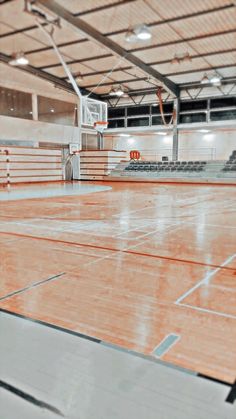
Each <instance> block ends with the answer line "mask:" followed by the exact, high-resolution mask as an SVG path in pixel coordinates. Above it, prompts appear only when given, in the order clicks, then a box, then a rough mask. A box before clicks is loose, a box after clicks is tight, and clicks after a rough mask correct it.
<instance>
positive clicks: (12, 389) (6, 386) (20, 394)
mask: <svg viewBox="0 0 236 419" xmlns="http://www.w3.org/2000/svg"><path fill="white" fill-rule="evenodd" d="M1 387H2V388H4V389H5V390H7V391H9V392H10V393H13V394H15V395H16V396H18V397H20V398H21V399H24V400H25V401H27V402H29V403H31V404H33V405H34V406H37V407H40V408H41V409H47V410H49V411H50V412H53V413H56V414H57V415H59V416H62V417H64V415H63V413H62V412H61V411H60V410H59V409H57V408H56V407H55V406H52V405H51V404H49V403H46V402H44V401H42V400H39V399H36V398H35V397H34V396H31V394H28V393H26V392H25V391H23V390H20V389H19V388H17V387H14V386H12V385H11V384H9V383H6V382H5V381H2V380H0V388H1Z"/></svg>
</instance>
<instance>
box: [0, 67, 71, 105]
mask: <svg viewBox="0 0 236 419" xmlns="http://www.w3.org/2000/svg"><path fill="white" fill-rule="evenodd" d="M0 85H1V86H4V87H6V88H8V89H15V90H19V91H22V92H27V93H36V94H38V95H41V96H46V97H51V98H54V99H58V100H64V101H65V102H70V103H77V97H76V96H75V94H72V93H68V92H66V91H64V90H62V89H59V88H57V87H54V85H53V84H52V83H50V82H47V81H45V80H43V79H40V78H38V77H35V76H33V75H31V74H27V73H25V72H24V71H23V70H21V69H19V68H14V67H11V66H9V65H6V64H0Z"/></svg>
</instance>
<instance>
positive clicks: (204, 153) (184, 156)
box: [115, 146, 216, 161]
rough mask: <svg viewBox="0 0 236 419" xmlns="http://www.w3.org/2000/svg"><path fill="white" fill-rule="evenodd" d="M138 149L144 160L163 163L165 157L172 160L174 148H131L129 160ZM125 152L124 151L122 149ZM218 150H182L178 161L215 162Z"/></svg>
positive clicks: (117, 148)
mask: <svg viewBox="0 0 236 419" xmlns="http://www.w3.org/2000/svg"><path fill="white" fill-rule="evenodd" d="M134 149H137V150H138V151H139V152H140V155H141V159H142V160H147V161H148V160H151V161H161V160H162V157H163V156H166V157H168V160H172V148H160V149H159V150H146V149H143V150H142V149H140V148H139V147H135V146H134V147H129V149H127V150H126V151H127V158H129V152H130V151H131V150H134ZM115 150H116V151H121V149H119V147H116V148H115ZM122 151H123V149H122ZM215 157H216V149H215V148H210V147H199V148H195V149H192V148H180V149H179V158H178V160H192V161H194V160H215Z"/></svg>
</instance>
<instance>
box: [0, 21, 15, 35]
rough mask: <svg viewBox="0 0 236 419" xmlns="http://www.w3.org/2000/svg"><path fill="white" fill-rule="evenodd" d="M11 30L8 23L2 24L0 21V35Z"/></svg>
mask: <svg viewBox="0 0 236 419" xmlns="http://www.w3.org/2000/svg"><path fill="white" fill-rule="evenodd" d="M8 32H12V29H11V28H10V27H9V26H8V25H4V23H2V22H1V21H0V35H3V34H4V33H8Z"/></svg>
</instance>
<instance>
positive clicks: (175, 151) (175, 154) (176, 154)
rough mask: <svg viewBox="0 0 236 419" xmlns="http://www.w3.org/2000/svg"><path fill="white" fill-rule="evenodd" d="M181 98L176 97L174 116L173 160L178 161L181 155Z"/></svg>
mask: <svg viewBox="0 0 236 419" xmlns="http://www.w3.org/2000/svg"><path fill="white" fill-rule="evenodd" d="M179 104H180V100H179V98H176V99H174V111H175V112H174V118H173V145H172V160H173V161H177V160H178V157H179V132H178V123H179Z"/></svg>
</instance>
